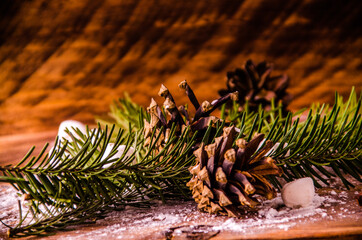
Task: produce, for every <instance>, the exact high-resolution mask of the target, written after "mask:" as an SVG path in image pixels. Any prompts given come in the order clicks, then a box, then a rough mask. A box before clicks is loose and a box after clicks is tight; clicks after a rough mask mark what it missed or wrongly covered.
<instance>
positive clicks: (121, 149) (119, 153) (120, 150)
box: [101, 143, 135, 168]
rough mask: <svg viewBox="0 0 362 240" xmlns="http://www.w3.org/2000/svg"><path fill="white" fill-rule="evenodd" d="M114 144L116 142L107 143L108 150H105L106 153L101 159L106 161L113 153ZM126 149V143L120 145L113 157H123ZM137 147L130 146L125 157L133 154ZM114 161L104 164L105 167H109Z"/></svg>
mask: <svg viewBox="0 0 362 240" xmlns="http://www.w3.org/2000/svg"><path fill="white" fill-rule="evenodd" d="M113 146H114V143H108V144H107V147H106V150H105V151H104V154H103V156H102V159H101V161H104V159H106V158H107V157H108V156H109V154H110V153H111V151H112V149H113ZM124 150H126V145H120V146H119V147H118V148H117V152H116V154H114V155H113V156H112V157H111V159H115V158H120V157H122V155H123V152H124ZM134 151H135V149H134V148H133V147H130V148H129V149H128V151H127V153H126V154H125V156H124V157H125V158H127V157H129V156H131V155H132V154H133V153H134ZM112 164H113V163H107V164H104V165H103V168H108V167H110V166H111V165H112Z"/></svg>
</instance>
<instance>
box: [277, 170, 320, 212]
mask: <svg viewBox="0 0 362 240" xmlns="http://www.w3.org/2000/svg"><path fill="white" fill-rule="evenodd" d="M314 194H315V191H314V184H313V180H312V179H311V178H310V177H306V178H300V179H297V180H295V181H293V182H289V183H287V184H285V185H284V186H283V189H282V199H283V201H284V204H285V205H286V206H287V207H290V208H298V207H307V206H309V205H311V204H312V202H313V198H314Z"/></svg>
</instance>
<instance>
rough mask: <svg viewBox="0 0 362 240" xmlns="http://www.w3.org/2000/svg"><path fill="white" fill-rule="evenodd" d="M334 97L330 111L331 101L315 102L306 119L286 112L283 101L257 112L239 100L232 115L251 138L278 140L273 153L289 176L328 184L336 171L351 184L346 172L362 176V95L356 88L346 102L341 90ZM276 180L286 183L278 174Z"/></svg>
mask: <svg viewBox="0 0 362 240" xmlns="http://www.w3.org/2000/svg"><path fill="white" fill-rule="evenodd" d="M335 99H336V100H335V104H334V106H333V107H332V109H331V110H329V109H330V108H329V106H328V105H326V104H323V105H320V104H313V105H312V106H311V108H310V110H309V114H308V116H307V118H306V119H305V120H304V121H301V120H300V113H297V114H292V113H288V115H287V116H286V117H284V116H283V114H282V112H281V109H282V108H281V106H280V105H279V106H277V107H275V106H274V105H273V106H272V109H271V110H270V111H268V112H266V111H263V110H262V109H259V111H258V113H254V112H251V113H250V112H248V110H246V111H245V112H241V113H240V112H238V110H237V109H238V106H237V105H235V106H234V108H233V110H232V111H230V115H229V118H230V119H231V120H233V121H234V122H235V124H237V125H239V126H240V127H241V129H242V130H243V131H244V132H245V133H247V135H248V139H250V138H251V136H252V134H253V133H255V132H258V133H264V134H266V139H267V140H271V141H272V142H274V143H276V145H275V146H274V150H273V151H272V152H270V154H269V156H271V157H272V158H274V159H275V160H277V162H278V165H279V166H281V167H282V169H283V172H284V174H283V178H284V179H285V180H287V181H292V180H294V179H297V178H301V177H311V178H312V179H313V180H314V183H315V185H316V186H317V187H321V184H320V183H319V182H318V181H317V179H318V180H320V181H321V182H323V183H324V184H326V185H328V179H329V178H330V177H336V176H337V177H339V178H340V179H341V180H342V182H343V184H344V185H345V186H346V187H347V188H349V187H350V186H352V187H353V184H352V183H350V182H349V181H348V180H347V179H346V178H345V176H344V174H349V175H351V176H352V177H354V178H355V179H356V180H358V181H362V180H361V177H360V176H361V173H362V160H361V159H362V119H361V95H360V97H359V98H358V97H357V94H356V93H355V91H354V89H352V91H351V94H350V97H349V99H348V101H347V102H343V98H342V97H341V96H339V95H338V94H336V98H335ZM239 116H240V117H239ZM272 182H273V183H274V185H275V186H278V187H281V185H280V182H279V181H277V179H275V178H274V179H272Z"/></svg>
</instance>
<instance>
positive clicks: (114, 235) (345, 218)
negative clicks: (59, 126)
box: [0, 131, 362, 240]
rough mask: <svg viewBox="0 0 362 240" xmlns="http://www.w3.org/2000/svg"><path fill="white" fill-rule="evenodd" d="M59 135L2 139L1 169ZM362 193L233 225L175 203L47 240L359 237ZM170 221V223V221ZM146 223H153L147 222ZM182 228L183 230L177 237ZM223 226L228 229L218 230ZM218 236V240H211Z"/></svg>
mask: <svg viewBox="0 0 362 240" xmlns="http://www.w3.org/2000/svg"><path fill="white" fill-rule="evenodd" d="M55 134H56V132H55V131H50V132H39V133H36V134H25V135H12V136H2V137H0V165H6V164H14V163H17V162H18V161H19V160H20V159H21V158H22V157H23V156H24V155H25V154H26V153H27V151H28V150H29V149H30V148H31V146H33V145H36V146H37V147H39V148H37V149H36V151H35V152H34V154H36V153H37V152H39V151H40V150H41V148H42V147H43V146H44V145H45V143H46V142H50V143H52V141H53V140H54V138H55V137H54V136H55ZM1 186H3V185H0V187H1ZM8 187H10V186H8ZM1 189H4V188H1ZM361 191H362V184H360V183H357V187H356V188H355V189H351V190H350V191H345V189H340V188H339V187H336V188H333V189H328V188H324V189H320V190H318V195H319V196H320V197H322V198H325V199H327V200H325V201H324V202H323V203H322V205H321V206H320V207H318V209H319V210H318V211H317V210H316V211H314V210H311V212H310V210H308V211H307V212H303V211H302V212H301V213H299V212H296V211H289V210H284V211H286V213H285V215H281V216H277V217H273V216H272V217H270V216H269V217H268V214H269V213H267V214H266V215H265V216H264V217H257V218H256V219H255V220H252V219H247V218H245V219H242V220H240V221H239V222H238V221H236V222H233V221H231V222H230V223H229V222H228V221H230V220H229V219H228V218H226V217H214V216H210V215H208V214H201V213H199V212H198V211H197V208H196V204H195V203H194V202H186V203H185V202H171V203H168V204H166V205H163V204H161V203H159V204H158V205H156V206H154V207H152V208H151V209H137V208H133V209H132V208H131V209H126V210H125V211H121V212H115V213H112V214H111V215H110V216H109V217H108V218H106V219H105V220H100V221H97V223H96V224H95V225H87V226H77V227H75V228H74V229H73V231H70V232H58V233H57V234H56V235H55V236H52V237H47V238H44V239H48V240H51V239H101V238H103V237H104V236H108V237H107V238H108V239H119V237H122V239H130V238H132V239H166V236H173V238H172V239H190V238H187V235H189V236H190V235H192V236H196V237H195V238H194V239H215V240H218V239H220V240H221V239H360V238H361V236H362V208H361V207H360V206H358V204H357V201H356V200H355V199H354V196H355V195H356V194H358V193H359V192H361ZM1 195H2V193H0V198H1V197H4V196H1ZM331 197H333V198H334V199H331ZM328 199H329V200H328ZM14 206H16V204H14ZM265 208H267V206H265ZM14 209H16V208H14ZM6 210H7V209H4V210H3V211H6ZM288 211H289V212H288ZM313 211H314V212H313ZM10 212H11V211H10ZM12 214H17V213H16V210H12ZM288 214H291V216H288ZM170 218H171V220H168V219H170ZM174 218H175V219H176V220H174ZM250 218H252V217H250ZM144 219H149V220H148V221H145V222H142V221H144ZM165 219H166V220H165ZM263 221H264V223H263ZM233 224H237V225H236V227H238V228H240V229H241V230H242V229H245V230H242V231H241V230H236V231H235V226H234V227H233V228H231V227H230V226H233ZM229 225H230V226H229ZM180 226H183V227H184V228H182V229H183V230H182V231H181V230H179V233H178V234H176V232H177V229H178V227H180ZM198 226H207V227H206V228H205V227H203V228H201V229H202V231H200V230H197V229H196V230H195V228H197V227H198ZM218 226H223V227H222V228H221V229H219V230H215V227H218ZM172 229H176V230H175V231H174V235H172V234H171V233H172ZM4 231H5V229H4V227H3V226H2V228H1V227H0V239H1V238H6V237H5V232H4ZM180 232H181V233H180ZM167 234H168V235H167ZM170 234H171V235H170ZM213 235H215V236H214V237H212V238H209V237H211V236H213ZM42 239H43V238H42Z"/></svg>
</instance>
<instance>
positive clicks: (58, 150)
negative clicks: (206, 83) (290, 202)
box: [0, 90, 362, 237]
mask: <svg viewBox="0 0 362 240" xmlns="http://www.w3.org/2000/svg"><path fill="white" fill-rule="evenodd" d="M239 109H241V108H240V107H239V106H238V104H237V103H234V105H233V107H232V108H230V109H226V108H225V105H224V106H223V107H222V111H221V112H222V114H221V119H223V122H222V123H221V124H218V125H217V126H216V129H214V130H215V131H211V127H209V128H208V130H206V132H205V134H204V137H203V138H202V143H204V144H210V143H212V142H213V140H214V139H215V138H216V137H218V136H220V135H221V134H222V130H223V127H224V125H225V123H226V122H227V123H228V125H229V126H231V125H234V126H236V127H237V128H238V129H239V130H240V132H239V133H238V134H237V137H236V138H235V141H236V140H237V139H238V138H240V137H243V138H245V139H246V140H247V141H250V140H251V139H252V138H253V136H254V135H255V133H262V134H264V135H265V141H264V144H265V142H267V140H270V141H271V142H273V143H274V145H273V148H272V150H271V151H269V153H268V154H267V155H268V156H270V157H272V158H273V159H275V160H276V164H277V165H278V166H279V167H281V168H282V170H283V173H284V174H283V176H282V177H283V178H284V179H285V180H286V181H291V180H293V179H296V178H300V177H304V176H309V177H312V178H313V179H314V181H315V184H316V186H321V184H327V185H328V179H329V178H330V177H339V178H340V179H342V181H343V183H344V184H345V186H346V187H347V188H348V187H351V186H353V185H352V183H350V182H348V180H347V179H346V178H345V176H344V175H345V174H349V175H351V176H353V177H354V178H355V179H357V180H359V181H361V177H360V176H361V172H362V171H361V170H362V162H361V159H362V150H361V149H362V119H361V118H362V116H361V94H360V97H358V96H357V94H356V93H355V92H354V90H352V92H351V95H350V98H349V99H348V100H347V101H346V102H344V101H343V99H342V98H341V97H340V96H338V94H336V102H335V104H334V106H333V107H332V108H330V107H329V106H327V105H319V104H315V105H313V106H311V108H310V109H309V114H308V116H307V118H306V120H305V121H301V120H300V119H301V112H299V113H295V114H293V113H288V114H287V115H284V114H283V111H282V110H283V106H281V105H275V104H274V103H272V107H271V109H270V110H268V111H264V110H262V109H261V108H259V110H258V111H257V112H252V111H249V109H248V105H247V103H246V105H245V106H244V107H243V108H242V109H243V110H242V111H241V110H239ZM149 118H150V116H149V115H148V114H147V113H146V111H145V110H143V108H142V107H140V106H138V105H137V104H135V103H133V102H132V101H131V100H130V99H129V98H124V99H121V100H119V101H118V102H116V103H115V104H113V105H112V107H111V118H110V119H106V120H101V121H100V122H101V124H102V127H101V125H100V124H99V126H98V128H97V129H88V130H87V133H82V132H81V131H79V130H77V129H74V130H75V131H76V134H72V133H71V132H70V131H69V132H68V133H69V135H70V136H71V137H72V141H70V142H67V141H63V140H62V139H56V140H55V143H54V147H53V149H52V150H50V151H49V150H48V145H46V146H45V147H44V148H43V149H42V151H41V153H40V154H39V155H38V156H32V153H33V151H34V147H33V148H32V149H31V150H30V151H29V152H28V154H27V155H26V156H25V157H24V158H23V159H22V160H21V161H20V162H19V163H18V164H16V165H7V166H0V173H1V175H0V181H1V182H8V183H10V184H12V185H13V186H14V187H15V188H16V189H17V190H18V192H19V194H21V195H23V196H24V197H25V198H26V199H28V200H27V201H26V203H27V207H26V209H24V207H21V206H22V204H20V203H19V206H20V207H19V208H20V209H19V223H18V224H17V225H16V226H8V225H7V223H5V222H3V221H2V222H3V224H5V225H7V226H8V227H9V236H11V237H23V236H31V235H36V236H39V235H48V234H53V233H54V232H56V231H58V230H63V229H69V228H70V227H71V226H74V225H76V224H82V223H88V222H94V221H96V220H97V219H99V218H101V217H103V216H104V215H105V214H106V213H108V212H109V211H114V210H121V209H123V208H124V207H125V206H127V205H136V206H147V204H150V203H151V202H152V200H153V199H162V200H167V199H170V198H177V199H189V198H191V195H190V192H189V190H188V188H187V186H186V183H187V182H188V181H189V180H190V178H191V175H190V173H189V172H188V168H189V167H190V166H192V165H194V164H195V157H194V156H193V154H192V150H193V146H194V144H195V136H196V134H197V132H195V133H193V134H190V128H189V127H187V128H185V129H184V130H183V132H182V133H181V135H178V134H177V136H176V135H175V130H176V129H175V126H172V127H171V131H170V137H169V141H167V143H166V144H165V146H163V148H162V150H161V151H159V149H157V151H156V150H155V144H156V143H157V141H158V138H159V137H160V134H156V132H157V131H156V129H155V130H154V131H153V133H152V137H151V142H150V143H148V144H147V145H145V142H144V141H145V139H144V137H143V127H144V126H143V123H144V119H147V120H149ZM158 132H162V131H158ZM110 142H112V143H113V144H114V145H113V148H112V150H111V152H110V153H107V152H106V148H107V145H108V143H110ZM121 145H123V146H124V147H125V151H124V152H123V153H122V156H121V157H114V156H115V155H116V153H117V149H118V147H119V146H121ZM259 147H260V148H262V147H263V144H261V145H260V146H259ZM131 148H132V149H134V151H130V149H131ZM270 181H271V182H272V183H273V185H274V186H276V187H280V186H281V184H280V179H278V178H276V177H270Z"/></svg>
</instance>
